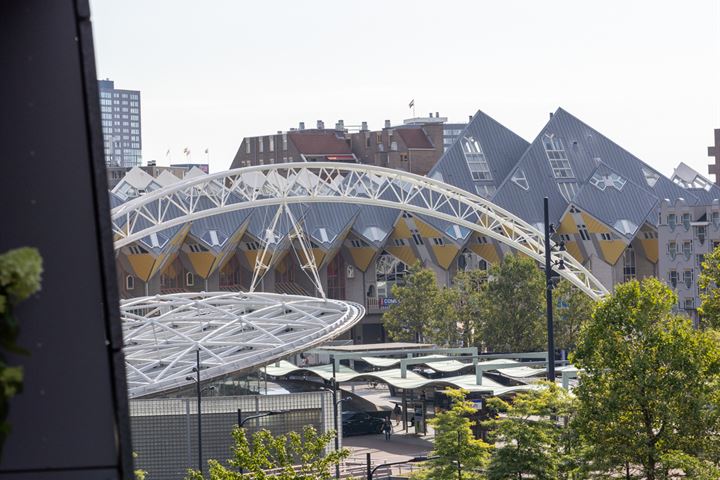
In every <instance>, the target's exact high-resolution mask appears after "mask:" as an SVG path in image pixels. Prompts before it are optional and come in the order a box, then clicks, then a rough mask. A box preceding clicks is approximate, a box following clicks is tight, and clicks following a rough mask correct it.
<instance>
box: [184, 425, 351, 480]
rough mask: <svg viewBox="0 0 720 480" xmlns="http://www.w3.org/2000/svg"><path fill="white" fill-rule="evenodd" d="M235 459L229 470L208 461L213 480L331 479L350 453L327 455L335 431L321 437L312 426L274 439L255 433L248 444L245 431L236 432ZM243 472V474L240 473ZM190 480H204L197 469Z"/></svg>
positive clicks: (266, 432)
mask: <svg viewBox="0 0 720 480" xmlns="http://www.w3.org/2000/svg"><path fill="white" fill-rule="evenodd" d="M233 439H234V440H235V445H234V446H233V454H234V457H233V458H231V459H229V460H228V461H227V464H228V465H229V467H227V466H225V465H223V464H222V463H220V462H218V461H217V460H209V461H208V466H209V477H208V478H209V479H210V480H250V479H252V480H265V479H276V480H316V479H318V480H330V479H331V478H333V477H334V468H332V467H334V466H335V465H336V464H338V463H340V462H341V461H342V460H343V459H345V458H347V456H348V455H349V454H350V451H349V450H347V449H342V450H340V451H337V452H336V451H334V450H332V451H331V452H330V453H328V454H327V455H326V449H327V446H328V445H330V443H331V442H332V441H333V440H334V439H335V432H333V431H330V432H327V433H324V434H319V433H318V432H317V430H315V428H313V427H312V426H310V425H307V426H305V428H304V430H303V434H302V435H300V434H298V433H297V432H290V433H288V434H286V435H280V436H277V437H273V436H272V434H271V433H270V432H269V431H267V430H260V431H258V432H255V434H254V435H253V438H252V442H249V441H248V439H247V437H246V435H245V430H244V429H241V428H237V427H236V428H235V429H234V430H233ZM241 469H242V470H243V473H240V470H241ZM187 479H188V480H204V479H205V477H204V476H203V475H202V474H201V473H200V472H198V471H197V470H190V471H189V472H188V477H187Z"/></svg>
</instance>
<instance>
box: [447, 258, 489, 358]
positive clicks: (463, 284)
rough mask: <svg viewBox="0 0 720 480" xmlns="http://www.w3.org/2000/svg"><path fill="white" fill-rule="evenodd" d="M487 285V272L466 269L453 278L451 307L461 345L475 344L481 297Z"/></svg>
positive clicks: (481, 312)
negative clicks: (458, 327)
mask: <svg viewBox="0 0 720 480" xmlns="http://www.w3.org/2000/svg"><path fill="white" fill-rule="evenodd" d="M486 285H487V272H485V271H484V270H468V271H465V272H459V273H458V274H457V275H456V276H455V278H454V279H453V286H452V290H453V292H454V296H453V298H452V301H453V308H454V312H455V316H456V319H457V322H456V323H457V325H459V326H460V330H459V334H460V336H461V338H462V345H463V347H469V346H471V345H475V343H476V335H477V333H478V332H479V326H480V318H481V317H482V315H483V311H482V305H483V302H482V299H483V294H484V289H485V287H486Z"/></svg>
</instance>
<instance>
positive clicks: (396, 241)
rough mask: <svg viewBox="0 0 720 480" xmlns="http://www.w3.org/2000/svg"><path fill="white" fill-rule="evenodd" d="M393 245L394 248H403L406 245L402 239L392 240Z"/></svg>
mask: <svg viewBox="0 0 720 480" xmlns="http://www.w3.org/2000/svg"><path fill="white" fill-rule="evenodd" d="M393 243H394V244H395V246H396V247H404V246H405V245H406V243H405V239H404V238H396V239H395V240H393Z"/></svg>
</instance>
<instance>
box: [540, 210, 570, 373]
mask: <svg viewBox="0 0 720 480" xmlns="http://www.w3.org/2000/svg"><path fill="white" fill-rule="evenodd" d="M543 210H544V214H545V301H546V311H547V336H548V341H547V361H548V371H547V379H548V380H549V381H551V382H554V381H555V334H554V332H553V299H552V290H553V281H552V267H553V266H554V265H557V266H558V270H564V269H565V264H564V263H563V260H562V259H560V260H558V261H557V262H553V261H552V252H553V250H554V248H555V247H551V246H550V235H552V234H553V233H554V227H553V226H552V225H551V224H550V213H549V209H548V197H545V198H544V199H543ZM557 250H558V251H561V252H562V251H564V250H565V244H564V243H563V242H560V243H558V245H557Z"/></svg>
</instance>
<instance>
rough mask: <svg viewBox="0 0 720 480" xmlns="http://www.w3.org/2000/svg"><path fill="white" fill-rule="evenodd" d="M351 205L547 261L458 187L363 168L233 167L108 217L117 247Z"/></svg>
mask: <svg viewBox="0 0 720 480" xmlns="http://www.w3.org/2000/svg"><path fill="white" fill-rule="evenodd" d="M323 202H326V203H350V204H361V205H371V206H378V207H386V208H394V209H401V210H405V211H408V212H412V213H417V214H420V215H426V216H428V217H434V218H437V219H440V220H445V221H447V222H450V223H454V224H456V225H458V226H461V227H464V228H467V229H469V230H471V231H475V232H478V233H480V234H482V235H485V236H488V237H492V238H494V239H496V240H498V241H499V242H502V243H504V244H506V245H509V246H510V247H512V248H514V249H516V250H518V251H520V252H522V253H524V254H526V255H528V256H530V257H532V258H534V259H535V260H537V261H539V262H544V254H545V251H544V236H543V234H542V232H540V231H539V230H538V229H536V228H535V227H533V226H532V225H530V224H529V223H527V222H525V221H524V220H522V219H521V218H519V217H517V216H515V215H513V214H512V213H510V212H508V211H507V210H504V209H502V208H500V207H498V206H497V205H495V204H493V203H492V202H490V201H488V200H486V199H484V198H482V197H479V196H477V195H474V194H472V193H469V192H467V191H465V190H462V189H460V188H457V187H454V186H452V185H448V184H446V183H443V182H440V181H438V180H434V179H431V178H428V177H422V176H419V175H414V174H411V173H407V172H402V171H398V170H392V169H388V168H381V167H375V166H370V165H362V164H345V163H343V164H338V163H328V162H318V163H314V162H312V163H305V162H302V163H300V162H299V163H285V164H273V165H261V166H254V167H245V168H238V169H234V170H228V171H225V172H218V173H214V174H210V175H205V176H201V177H195V178H190V179H186V180H183V181H180V182H177V183H174V184H172V185H170V186H169V187H166V188H163V189H159V190H156V191H153V192H150V193H147V194H145V195H143V196H141V197H138V198H136V199H133V200H131V201H129V202H127V203H124V204H122V205H120V206H118V207H116V208H114V209H113V210H112V213H111V216H112V229H113V233H114V235H115V238H116V240H115V248H116V249H119V248H121V247H123V246H125V245H128V244H130V243H131V242H133V241H136V240H139V239H141V238H143V237H146V236H148V235H150V234H151V233H155V232H159V231H161V230H164V229H166V228H170V227H173V226H176V225H181V224H184V223H186V222H191V221H193V220H196V219H199V218H205V217H209V216H213V215H218V214H221V213H224V212H229V211H234V210H242V209H247V208H254V207H260V206H269V205H288V204H294V203H298V204H299V203H323ZM551 255H552V258H553V260H554V261H559V260H563V262H564V265H565V269H563V270H559V271H558V273H559V274H560V275H561V276H563V277H564V278H566V279H567V280H569V281H570V282H572V283H573V284H574V285H576V286H577V287H579V288H580V289H581V290H582V291H584V292H585V293H587V294H588V295H589V296H591V297H592V298H594V299H598V298H600V297H603V296H605V295H606V294H607V293H608V291H607V289H606V288H605V286H604V285H602V283H600V281H599V280H597V279H596V278H595V277H594V276H593V275H592V274H591V273H590V272H589V271H588V270H587V269H586V268H585V267H584V266H583V265H582V264H581V263H580V262H578V261H577V260H576V259H575V258H574V257H573V256H572V255H570V254H569V253H567V252H556V251H554V250H553V251H552V252H551Z"/></svg>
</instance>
